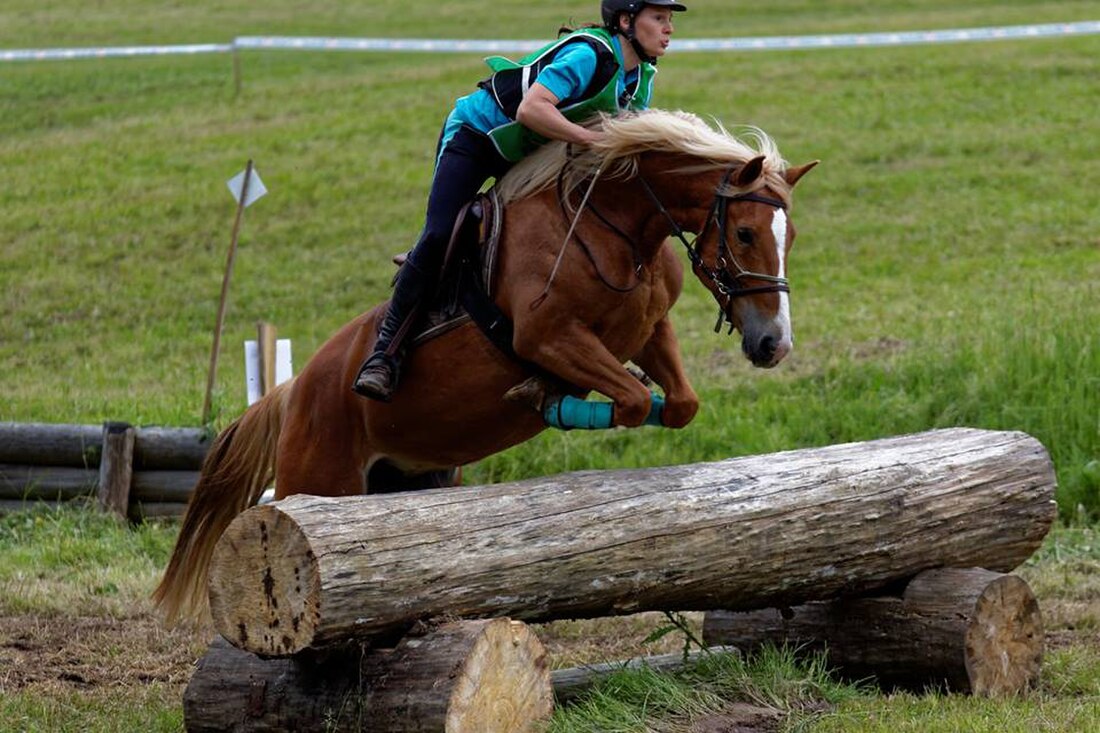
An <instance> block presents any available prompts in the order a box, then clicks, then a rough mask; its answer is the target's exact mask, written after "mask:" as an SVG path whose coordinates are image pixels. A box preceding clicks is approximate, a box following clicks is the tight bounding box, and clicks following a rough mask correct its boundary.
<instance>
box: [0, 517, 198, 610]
mask: <svg viewBox="0 0 1100 733" xmlns="http://www.w3.org/2000/svg"><path fill="white" fill-rule="evenodd" d="M177 531H178V528H177V527H176V526H175V525H172V524H164V523H149V524H142V525H137V526H135V527H130V526H128V525H127V524H125V523H123V522H120V521H118V520H117V519H115V518H114V517H112V516H109V515H106V514H103V513H100V512H98V511H95V510H94V509H92V508H90V507H89V508H87V509H84V508H81V507H78V506H72V507H52V506H49V505H39V506H37V507H36V508H35V509H33V510H31V511H25V512H17V513H11V514H6V515H2V516H0V556H2V557H3V562H0V616H15V615H21V614H34V615H42V616H58V615H66V614H68V615H75V616H114V617H125V616H126V615H129V614H132V613H137V612H141V611H148V604H147V603H145V596H147V595H148V593H149V592H150V591H151V589H152V585H153V583H154V582H155V580H156V579H157V578H158V577H159V575H160V573H161V571H162V570H163V568H164V564H165V563H166V562H167V561H168V554H169V552H170V551H171V549H172V545H173V544H174V542H175V535H176V532H177Z"/></svg>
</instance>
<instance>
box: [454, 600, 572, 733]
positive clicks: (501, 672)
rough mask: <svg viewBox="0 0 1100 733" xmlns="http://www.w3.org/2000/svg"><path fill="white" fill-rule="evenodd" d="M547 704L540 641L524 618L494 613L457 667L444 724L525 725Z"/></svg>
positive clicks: (476, 727)
mask: <svg viewBox="0 0 1100 733" xmlns="http://www.w3.org/2000/svg"><path fill="white" fill-rule="evenodd" d="M553 707H554V700H553V693H552V688H551V685H550V670H549V667H548V666H547V660H546V650H545V649H544V648H543V646H542V643H541V642H540V641H539V640H538V638H537V637H536V636H535V635H534V633H532V632H531V630H530V629H529V628H528V627H527V625H526V624H523V623H519V622H513V621H509V620H507V619H497V620H496V621H493V622H491V623H489V624H488V625H487V626H486V627H485V629H484V631H483V632H482V633H481V634H480V636H479V637H478V639H477V641H476V642H475V643H474V646H473V648H472V649H471V651H470V654H469V656H468V657H467V659H466V660H465V663H464V664H463V665H462V669H461V670H460V671H459V672H458V677H457V679H456V681H455V685H454V688H453V692H452V693H451V698H450V704H449V705H448V706H447V722H446V730H447V731H454V733H466V732H467V731H468V732H469V733H483V732H485V731H527V730H530V729H531V728H532V726H533V724H534V723H535V722H536V721H540V720H545V719H546V718H548V717H549V716H550V714H551V713H552V712H553Z"/></svg>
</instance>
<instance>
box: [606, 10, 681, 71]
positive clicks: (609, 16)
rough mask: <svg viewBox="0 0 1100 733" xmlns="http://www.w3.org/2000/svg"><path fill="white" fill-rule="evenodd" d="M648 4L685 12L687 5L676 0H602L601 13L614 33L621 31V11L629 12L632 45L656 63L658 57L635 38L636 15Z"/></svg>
mask: <svg viewBox="0 0 1100 733" xmlns="http://www.w3.org/2000/svg"><path fill="white" fill-rule="evenodd" d="M646 5H653V6H654V7H660V8H668V9H669V10H674V11H680V12H684V11H686V10H687V6H685V5H684V4H683V3H678V2H674V0H601V2H600V15H601V16H603V25H604V28H606V29H607V30H609V31H611V32H612V33H618V32H619V13H627V14H628V15H629V16H630V28H628V29H627V31H626V34H625V35H626V37H627V39H628V40H629V41H630V45H631V46H633V47H634V50H635V51H636V52H637V53H638V56H639V57H640V58H642V59H643V60H645V61H648V62H649V63H651V64H652V63H656V61H657V60H656V59H654V58H652V57H651V56H649V55H648V54H646V53H645V52H644V51H643V50H642V47H641V45H640V44H639V43H638V41H637V40H636V39H635V38H634V17H635V16H636V15H638V13H640V12H641V11H642V8H644V7H645V6H646Z"/></svg>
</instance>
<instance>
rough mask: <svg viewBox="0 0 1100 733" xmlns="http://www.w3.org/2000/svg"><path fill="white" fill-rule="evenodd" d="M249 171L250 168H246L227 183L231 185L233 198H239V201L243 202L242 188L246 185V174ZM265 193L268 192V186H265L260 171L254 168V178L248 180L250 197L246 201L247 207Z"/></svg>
mask: <svg viewBox="0 0 1100 733" xmlns="http://www.w3.org/2000/svg"><path fill="white" fill-rule="evenodd" d="M247 172H248V169H247V168H246V169H245V170H243V171H241V172H240V173H238V174H237V175H235V176H233V177H232V178H230V179H229V180H228V181H227V182H226V185H227V186H229V191H230V192H231V193H232V194H233V198H234V199H236V200H237V203H240V202H241V189H242V188H243V187H244V175H245V173H247ZM265 193H267V187H266V186H264V182H263V181H261V180H260V172H259V171H257V170H256V169H255V168H253V169H252V178H251V179H250V180H249V181H248V197H247V198H246V199H245V201H244V205H245V207H246V208H247V207H249V206H251V205H252V204H253V202H255V201H256V199H258V198H260V197H261V196H263V195H264V194H265Z"/></svg>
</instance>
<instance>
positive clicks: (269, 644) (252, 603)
mask: <svg viewBox="0 0 1100 733" xmlns="http://www.w3.org/2000/svg"><path fill="white" fill-rule="evenodd" d="M250 514H251V515H252V516H251V518H250V521H241V518H240V517H238V518H237V520H234V522H233V523H232V524H230V525H229V527H228V528H227V529H226V531H225V534H224V535H223V536H222V538H221V539H220V540H219V541H218V544H217V547H216V548H215V550H214V556H213V558H212V560H211V567H210V613H211V616H212V618H213V621H214V626H215V628H216V629H217V630H218V632H219V633H221V635H222V636H224V637H225V638H226V639H228V640H229V641H230V642H232V643H233V644H234V645H236V646H237V647H239V648H241V649H245V650H247V651H250V652H253V653H255V654H259V655H262V656H273V655H289V654H295V653H297V652H300V651H302V650H303V649H306V648H307V647H309V646H310V644H311V642H312V641H313V639H314V638H315V636H316V629H317V625H318V623H319V621H320V617H321V611H320V605H321V573H320V569H319V567H318V563H317V558H316V556H315V555H314V553H313V549H312V548H311V547H310V542H309V539H308V538H307V537H306V536H305V535H304V534H303V533H302V532H301V530H300V528H299V527H298V525H297V523H296V522H295V521H294V520H293V519H292V518H291V517H290V516H288V515H287V514H285V513H284V512H282V511H281V510H280V509H279V508H278V507H276V506H261V507H256V508H254V509H252V510H251V512H250Z"/></svg>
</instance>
